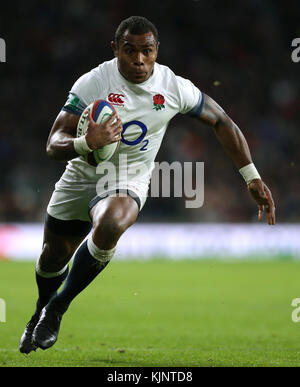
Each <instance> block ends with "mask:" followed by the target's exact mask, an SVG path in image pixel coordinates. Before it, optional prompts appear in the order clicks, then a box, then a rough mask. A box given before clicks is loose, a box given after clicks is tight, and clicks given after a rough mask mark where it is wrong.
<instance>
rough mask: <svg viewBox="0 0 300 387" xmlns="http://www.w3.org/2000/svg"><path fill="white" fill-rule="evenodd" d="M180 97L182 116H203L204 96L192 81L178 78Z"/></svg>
mask: <svg viewBox="0 0 300 387" xmlns="http://www.w3.org/2000/svg"><path fill="white" fill-rule="evenodd" d="M176 78H177V85H178V89H179V95H180V110H179V112H180V113H182V114H188V115H190V116H197V115H200V114H201V110H202V106H203V94H202V92H201V91H200V90H199V89H198V87H196V86H195V85H194V84H193V83H192V82H191V81H190V80H188V79H185V78H182V77H179V76H176Z"/></svg>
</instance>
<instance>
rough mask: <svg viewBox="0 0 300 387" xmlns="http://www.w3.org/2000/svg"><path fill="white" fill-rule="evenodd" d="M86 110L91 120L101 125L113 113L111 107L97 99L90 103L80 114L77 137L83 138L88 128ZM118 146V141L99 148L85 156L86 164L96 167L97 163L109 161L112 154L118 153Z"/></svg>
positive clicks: (113, 110)
mask: <svg viewBox="0 0 300 387" xmlns="http://www.w3.org/2000/svg"><path fill="white" fill-rule="evenodd" d="M87 110H89V111H90V113H91V116H92V118H93V120H94V121H95V122H96V124H103V123H104V122H106V121H107V120H108V119H109V118H110V116H111V115H112V114H113V112H115V109H114V108H113V106H112V105H111V104H110V103H109V102H107V101H105V100H103V99H98V100H96V101H94V102H93V103H91V104H90V105H89V106H87V107H86V108H85V110H84V111H83V112H82V114H81V116H80V118H79V121H78V124H77V137H80V136H83V135H84V134H85V133H86V131H87V128H88V125H89V120H88V118H87ZM119 146H120V140H119V141H116V142H113V143H111V144H108V145H105V146H103V147H101V148H98V149H95V150H94V151H93V152H91V153H89V154H88V155H87V156H85V158H86V160H87V162H88V163H89V164H91V165H93V166H97V165H98V164H99V163H103V162H105V161H109V160H110V159H111V158H112V157H113V156H114V154H115V153H116V152H117V151H118V149H119Z"/></svg>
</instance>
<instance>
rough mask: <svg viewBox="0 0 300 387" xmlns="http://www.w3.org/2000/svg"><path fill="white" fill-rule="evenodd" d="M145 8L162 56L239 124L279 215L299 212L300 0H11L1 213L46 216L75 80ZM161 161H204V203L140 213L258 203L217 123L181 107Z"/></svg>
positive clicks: (185, 214) (179, 213)
mask: <svg viewBox="0 0 300 387" xmlns="http://www.w3.org/2000/svg"><path fill="white" fill-rule="evenodd" d="M131 15H142V16H145V17H147V18H149V19H150V20H151V21H152V22H154V24H156V26H157V28H158V30H159V34H160V42H161V45H160V51H159V58H158V62H159V63H161V64H165V65H168V66H169V67H171V69H172V70H173V71H174V72H175V73H176V74H178V75H181V76H183V77H185V78H188V79H190V80H191V81H192V82H194V84H195V85H197V86H198V87H199V88H200V89H201V90H202V91H203V92H205V93H206V94H208V95H210V96H211V97H212V98H214V99H215V100H216V101H217V102H218V103H219V104H220V105H221V106H222V107H223V108H224V109H225V110H226V112H227V113H228V114H229V116H231V118H232V119H233V120H234V121H235V122H236V123H237V124H238V126H239V127H240V128H241V130H242V131H243V133H244V134H245V136H246V138H247V140H248V143H249V145H250V148H251V151H252V156H253V160H254V162H255V164H256V166H257V168H258V170H259V172H260V174H261V175H262V177H263V179H264V180H265V182H266V183H267V184H268V185H269V186H270V188H271V190H272V193H273V197H274V200H275V204H276V207H277V219H278V221H279V222H298V221H300V213H299V207H300V206H299V205H300V195H299V193H300V181H299V176H300V163H299V162H300V160H299V146H300V128H299V122H300V109H299V107H300V95H299V89H300V88H299V86H300V85H299V83H300V77H299V74H300V62H299V63H293V62H292V60H291V53H292V50H293V49H292V47H291V42H292V40H293V39H294V38H296V37H300V2H299V1H293V0H291V1H271V0H263V1H259V0H243V1H226V2H225V1H221V0H219V1H216V0H215V1H192V0H185V1H184V2H176V1H171V0H161V1H148V2H146V1H143V2H140V1H139V2H137V1H121V0H119V1H118V0H111V1H105V0H102V1H83V0H75V1H70V0H67V1H63V2H60V1H51V2H50V1H30V0H29V1H14V2H5V3H4V2H2V3H1V6H0V37H1V38H3V39H5V41H6V46H7V63H0V173H1V188H0V222H12V221H13V222H15V221H25V222H36V221H37V222H39V221H42V220H43V219H44V214H45V209H46V206H47V203H48V200H49V198H50V195H51V192H52V190H53V187H54V184H55V182H56V181H57V180H58V179H59V177H60V175H61V173H62V172H63V170H64V164H62V163H58V162H55V161H51V160H49V159H48V158H47V155H46V153H45V144H46V140H47V137H48V134H49V131H50V128H51V126H52V123H53V121H54V119H55V117H56V115H57V114H58V112H59V111H60V109H61V107H62V106H63V104H64V103H65V100H66V97H67V94H68V91H69V90H70V88H71V86H72V84H73V83H74V82H75V80H76V79H77V78H78V77H79V76H80V75H82V74H83V73H85V72H87V71H89V70H90V69H91V68H93V67H95V66H97V65H98V64H99V63H101V62H103V61H105V60H109V59H111V58H112V56H113V55H112V51H111V48H110V42H111V40H112V39H113V37H114V32H115V30H116V28H117V26H118V25H119V23H120V22H121V21H122V20H123V19H124V18H127V17H129V16H131ZM157 160H158V161H169V162H171V161H174V160H179V161H181V162H183V161H204V162H205V201H204V206H203V207H202V208H199V209H186V208H185V205H184V203H185V198H182V199H180V198H149V199H148V201H147V203H146V205H145V207H144V209H143V212H142V214H141V217H140V221H186V222H190V221H192V222H251V221H256V215H257V211H256V206H255V203H254V202H253V201H252V200H250V199H249V196H248V192H247V189H246V185H245V183H244V181H243V179H242V177H241V176H240V175H239V173H238V171H237V170H236V168H235V167H234V166H233V164H232V162H231V160H230V159H229V158H228V157H227V156H226V155H225V154H224V152H223V150H222V148H221V146H220V145H219V144H218V142H217V141H216V139H215V136H214V134H213V131H212V129H210V128H209V127H206V126H204V125H202V124H200V123H199V122H197V121H196V120H194V119H191V118H188V117H184V116H180V115H178V116H176V117H175V118H174V119H173V120H172V121H171V123H170V125H169V128H168V131H167V134H166V136H165V139H164V142H163V145H162V147H161V149H160V151H159V154H158V158H157Z"/></svg>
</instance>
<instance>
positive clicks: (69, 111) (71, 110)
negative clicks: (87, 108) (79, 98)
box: [61, 106, 83, 116]
mask: <svg viewBox="0 0 300 387" xmlns="http://www.w3.org/2000/svg"><path fill="white" fill-rule="evenodd" d="M61 110H64V111H65V112H68V113H72V114H76V115H77V116H81V113H82V112H83V110H82V111H79V110H78V109H76V108H74V107H71V106H64V107H63V108H62V109H61Z"/></svg>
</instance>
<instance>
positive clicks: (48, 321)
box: [32, 301, 65, 349]
mask: <svg viewBox="0 0 300 387" xmlns="http://www.w3.org/2000/svg"><path fill="white" fill-rule="evenodd" d="M64 312H65V311H62V310H60V309H59V308H58V307H57V305H56V304H55V303H54V302H52V301H50V302H49V303H48V304H47V305H46V306H45V307H44V308H43V309H42V311H41V314H40V319H39V321H38V323H37V325H36V327H35V329H34V331H33V334H32V342H33V344H34V345H35V346H36V347H39V348H42V349H48V348H50V347H52V345H54V344H55V342H56V340H57V337H58V332H59V328H60V323H61V319H62V316H63V314H64Z"/></svg>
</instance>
